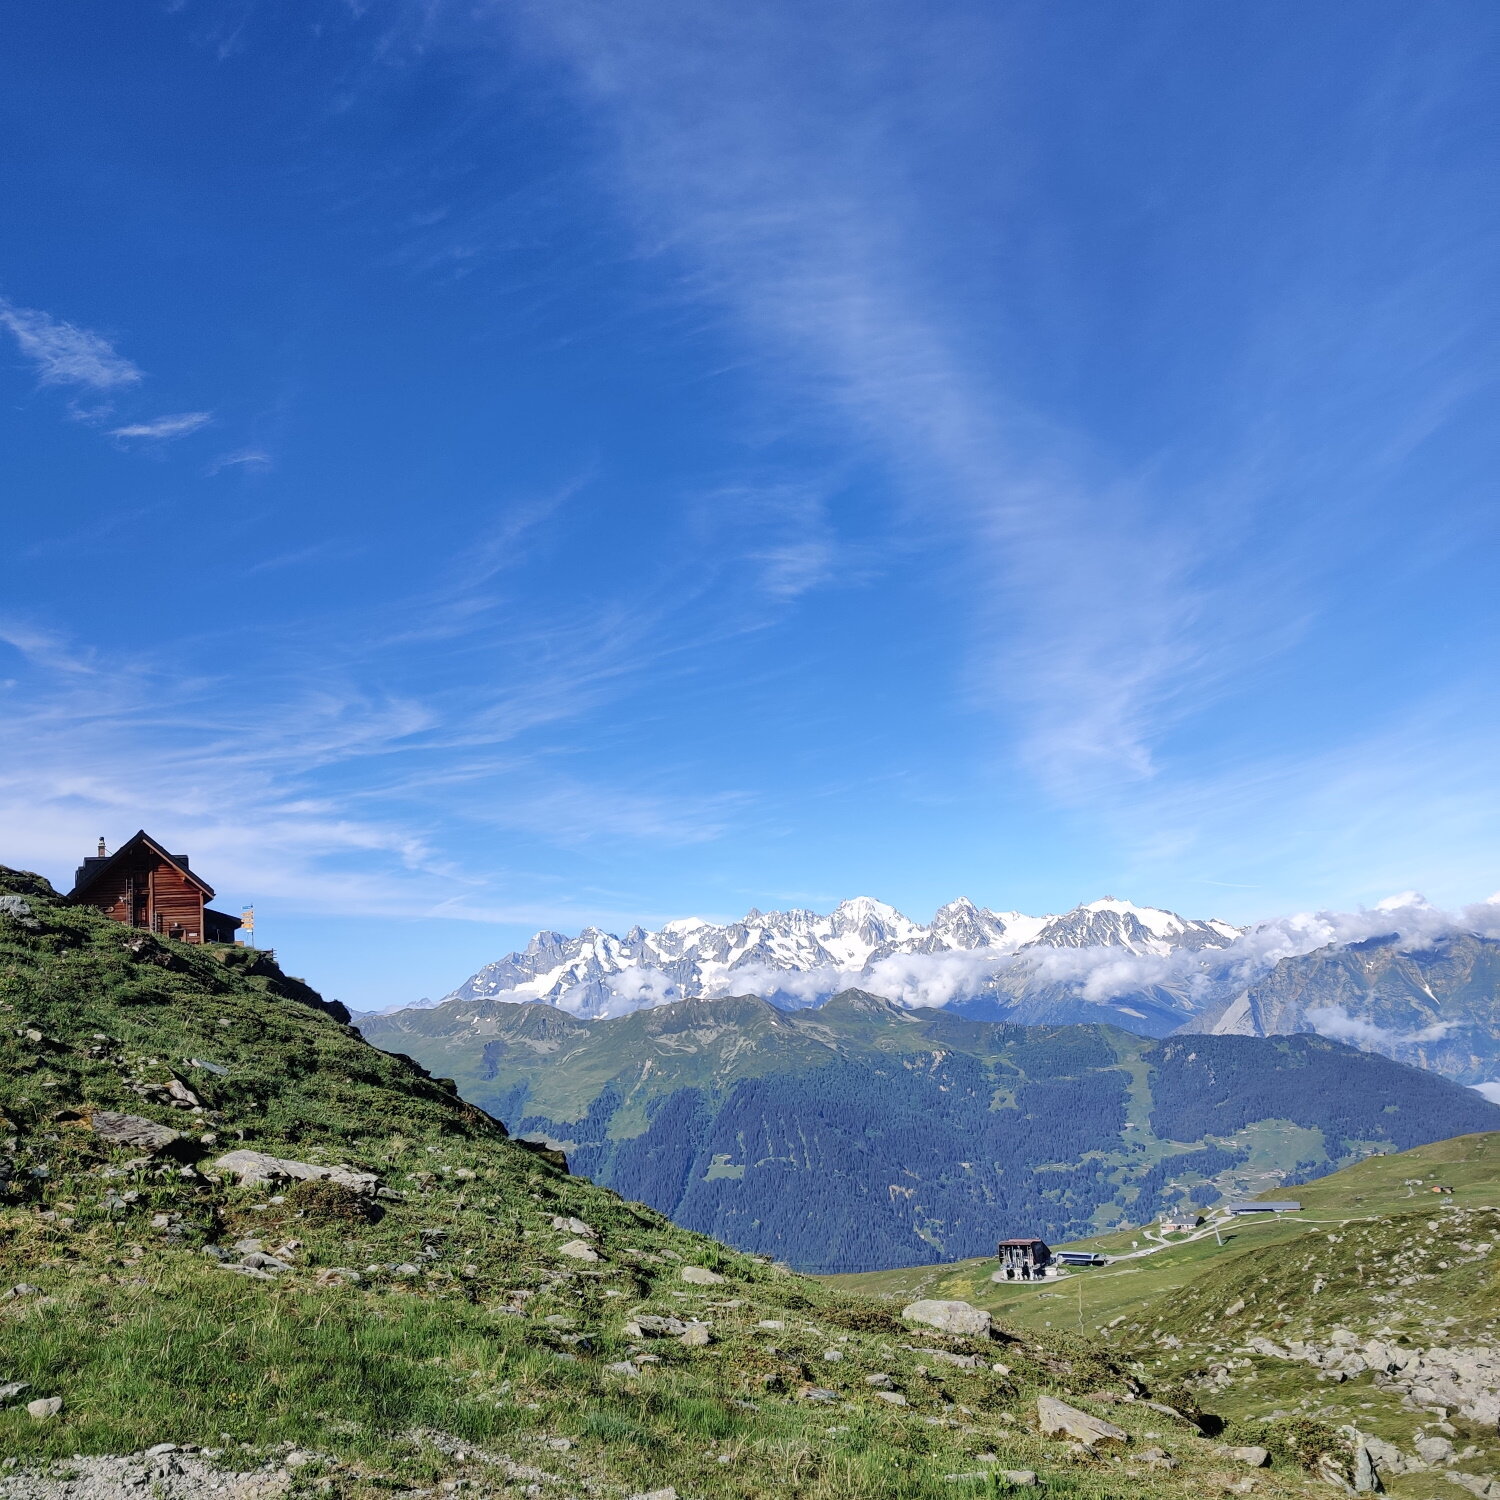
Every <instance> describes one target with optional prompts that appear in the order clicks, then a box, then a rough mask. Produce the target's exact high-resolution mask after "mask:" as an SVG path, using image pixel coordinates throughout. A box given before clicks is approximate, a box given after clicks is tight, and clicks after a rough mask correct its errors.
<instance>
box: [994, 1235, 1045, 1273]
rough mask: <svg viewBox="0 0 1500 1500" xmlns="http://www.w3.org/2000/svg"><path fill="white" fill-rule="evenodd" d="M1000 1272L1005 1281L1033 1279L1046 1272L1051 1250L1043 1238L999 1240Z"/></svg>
mask: <svg viewBox="0 0 1500 1500" xmlns="http://www.w3.org/2000/svg"><path fill="white" fill-rule="evenodd" d="M998 1248H999V1253H1000V1273H1001V1275H1002V1276H1004V1278H1005V1280H1007V1281H1035V1280H1037V1279H1038V1278H1040V1277H1042V1276H1045V1275H1046V1274H1047V1267H1048V1266H1049V1265H1050V1264H1051V1263H1052V1252H1051V1251H1050V1250H1049V1249H1048V1248H1047V1242H1046V1241H1045V1240H1038V1239H1019V1240H1001V1241H1000V1244H999V1247H998Z"/></svg>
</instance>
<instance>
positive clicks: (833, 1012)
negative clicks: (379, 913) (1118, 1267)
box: [365, 991, 1500, 1271]
mask: <svg viewBox="0 0 1500 1500" xmlns="http://www.w3.org/2000/svg"><path fill="white" fill-rule="evenodd" d="M365 1027H366V1034H367V1035H369V1036H370V1037H371V1039H372V1040H375V1041H377V1042H378V1043H379V1044H380V1045H384V1046H388V1047H392V1048H396V1049H399V1050H402V1051H405V1052H409V1053H411V1054H412V1055H414V1056H416V1057H418V1058H419V1059H421V1060H422V1062H423V1063H424V1064H425V1065H427V1066H429V1067H431V1068H433V1069H434V1070H435V1071H440V1072H442V1073H444V1074H446V1075H449V1076H452V1077H454V1078H455V1079H456V1080H457V1081H458V1086H459V1089H460V1091H461V1092H462V1093H463V1094H464V1095H465V1097H467V1098H469V1099H471V1100H472V1101H474V1102H476V1103H479V1104H481V1105H482V1106H483V1107H484V1108H486V1109H489V1110H491V1111H492V1112H495V1113H499V1114H502V1115H504V1116H505V1117H506V1118H507V1119H510V1120H511V1121H512V1122H513V1124H514V1125H515V1128H516V1129H517V1130H518V1131H519V1132H522V1133H526V1134H531V1135H535V1136H538V1137H539V1138H545V1139H547V1140H548V1141H550V1142H552V1143H554V1144H557V1145H559V1146H561V1147H562V1149H564V1150H565V1151H566V1152H567V1153H568V1156H569V1159H570V1160H571V1161H572V1163H573V1165H574V1167H575V1170H577V1171H579V1172H581V1173H585V1174H587V1175H589V1176H592V1177H594V1178H596V1179H597V1180H598V1181H600V1182H603V1183H606V1184H608V1185H610V1186H612V1187H615V1188H616V1189H617V1190H618V1191H620V1192H622V1193H624V1194H625V1195H626V1196H627V1197H634V1198H639V1199H641V1200H642V1201H644V1202H648V1203H651V1204H652V1205H653V1206H655V1207H657V1208H659V1209H661V1210H662V1211H663V1212H664V1213H667V1214H670V1215H671V1216H672V1217H673V1218H674V1219H675V1220H676V1221H677V1222H678V1223H681V1224H684V1225H687V1226H690V1227H692V1228H696V1229H700V1230H702V1231H704V1232H706V1233H712V1234H714V1235H716V1236H717V1237H719V1238H722V1239H725V1240H727V1241H729V1242H730V1243H732V1244H737V1245H740V1246H742V1247H744V1248H746V1249H751V1250H755V1251H757V1252H760V1253H765V1254H770V1255H773V1256H776V1257H778V1258H783V1259H786V1260H788V1261H790V1262H791V1263H792V1264H794V1265H797V1266H799V1267H801V1268H803V1269H808V1270H817V1271H843V1270H873V1269H877V1268H879V1267H882V1266H901V1265H913V1264H925V1263H927V1262H931V1261H933V1260H938V1259H943V1258H955V1259H956V1258H959V1257H962V1256H966V1255H975V1254H981V1253H987V1252H988V1250H989V1249H990V1248H991V1247H992V1246H993V1243H994V1241H995V1240H996V1239H997V1238H998V1237H1001V1236H1003V1235H1011V1234H1033V1233H1034V1234H1040V1235H1042V1236H1043V1237H1044V1238H1047V1239H1048V1240H1051V1241H1054V1242H1056V1241H1059V1240H1066V1239H1073V1238H1077V1237H1079V1236H1081V1235H1085V1234H1089V1233H1092V1232H1097V1231H1099V1230H1103V1229H1107V1228H1109V1227H1112V1226H1114V1225H1116V1224H1119V1223H1121V1222H1130V1223H1145V1222H1150V1221H1151V1220H1153V1219H1155V1218H1156V1217H1157V1216H1158V1214H1159V1213H1160V1212H1161V1211H1162V1209H1163V1208H1164V1207H1166V1206H1169V1205H1170V1204H1172V1203H1176V1202H1183V1201H1196V1202H1198V1203H1200V1204H1203V1203H1207V1202H1210V1201H1216V1200H1217V1199H1218V1198H1219V1197H1220V1196H1222V1195H1223V1194H1225V1193H1233V1194H1243V1193H1247V1192H1254V1191H1259V1190H1260V1189H1262V1188H1265V1187H1267V1186H1270V1185H1273V1184H1275V1183H1277V1182H1281V1181H1290V1180H1295V1179H1296V1178H1298V1177H1300V1176H1306V1175H1309V1174H1312V1173H1316V1172H1319V1171H1324V1170H1327V1169H1328V1168H1329V1167H1331V1166H1336V1165H1339V1164H1341V1163H1343V1162H1347V1161H1350V1160H1353V1159H1355V1158H1357V1157H1358V1156H1360V1155H1362V1154H1365V1153H1367V1152H1368V1151H1370V1150H1373V1149H1396V1150H1400V1149H1404V1148H1405V1147H1408V1146H1412V1145H1416V1144H1419V1143H1421V1142H1423V1141H1429V1140H1434V1139H1439V1138H1442V1137H1446V1136H1451V1135H1457V1134H1461V1133H1463V1132H1466V1131H1473V1130H1485V1129H1494V1128H1497V1127H1500V1109H1497V1107H1496V1106H1494V1105H1492V1104H1490V1103H1488V1102H1487V1101H1486V1100H1484V1099H1482V1098H1480V1097H1479V1096H1478V1095H1476V1094H1475V1093H1473V1092H1472V1091H1470V1090H1467V1089H1463V1088H1459V1087H1457V1086H1456V1085H1453V1084H1451V1083H1449V1082H1447V1081H1446V1080H1444V1079H1441V1078H1438V1077H1435V1076H1433V1075H1431V1074H1427V1073H1422V1072H1420V1071H1418V1070H1416V1069H1413V1068H1409V1067H1405V1066H1403V1065H1401V1064H1398V1063H1394V1062H1391V1061H1389V1060H1387V1059H1385V1058H1382V1057H1377V1056H1372V1055H1370V1054H1367V1053H1362V1052H1358V1051H1355V1050H1354V1049H1352V1048H1349V1047H1345V1046H1342V1045H1340V1044H1338V1043H1336V1042H1331V1041H1328V1040H1325V1039H1323V1038H1320V1037H1317V1036H1310V1035H1303V1036H1295V1037H1278V1038H1272V1039H1260V1038H1249V1037H1233V1036H1230V1037H1191V1038H1169V1039H1167V1040H1165V1041H1152V1040H1149V1039H1147V1038H1143V1037H1139V1036H1135V1035H1132V1034H1130V1033H1128V1032H1124V1031H1121V1030H1118V1029H1117V1028H1114V1027H1108V1026H1061V1027H1025V1026H1013V1025H1003V1024H998V1023H989V1022H980V1021H974V1020H970V1019H966V1018H964V1017H962V1016H959V1015H956V1014H954V1013H952V1012H950V1011H941V1010H939V1011H912V1010H907V1009H904V1008H902V1007H898V1006H894V1005H892V1004H890V1003H889V1002H887V1001H884V1000H880V999H878V998H876V997H874V996H870V995H866V994H863V993H861V992H859V991H849V992H846V993H845V994H843V995H840V996H838V997H836V998H835V999H834V1000H832V1001H830V1002H829V1003H828V1004H827V1005H825V1006H823V1007H822V1008H820V1009H818V1010H815V1011H799V1012H787V1011H783V1010H780V1009H778V1008H776V1007H775V1006H772V1005H770V1004H767V1003H766V1002H764V1001H761V1000H758V999H754V998H737V999H728V1000H708V1001H684V1002H680V1003H678V1004H675V1005H669V1006H665V1007H660V1008H657V1009H654V1010H648V1011H640V1012H637V1013H635V1014H633V1015H630V1016H625V1017H621V1018H619V1019H617V1020H613V1021H596V1022H592V1023H589V1022H583V1021H579V1020H577V1019H575V1018H573V1017H571V1016H569V1015H567V1014H565V1013H564V1012H562V1011H560V1010H557V1009H556V1008H554V1007H551V1006H539V1005H525V1006H517V1005H514V1004H509V1003H505V1002H478V1003H474V1002H467V1003H455V1004H452V1005H448V1006H442V1007H438V1008H437V1009H435V1010H430V1011H407V1012H402V1013H400V1014H398V1015H396V1016H391V1017H384V1018H377V1019H375V1020H369V1019H367V1020H366V1022H365Z"/></svg>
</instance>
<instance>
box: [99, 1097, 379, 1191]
mask: <svg viewBox="0 0 1500 1500" xmlns="http://www.w3.org/2000/svg"><path fill="white" fill-rule="evenodd" d="M95 1118H96V1119H97V1118H98V1117H97V1116H95ZM213 1170H214V1171H216V1172H227V1173H229V1174H230V1175H231V1176H234V1177H238V1178H239V1180H240V1186H241V1187H265V1186H267V1185H269V1184H270V1183H273V1182H282V1181H284V1180H286V1179H287V1178H293V1179H295V1180H297V1181H300V1182H318V1181H328V1182H336V1183H338V1184H339V1185H340V1186H342V1187H346V1188H350V1189H352V1190H353V1191H354V1192H356V1193H373V1192H375V1191H376V1189H377V1188H379V1186H380V1179H379V1178H378V1177H377V1176H376V1175H375V1174H374V1173H373V1172H356V1171H354V1170H353V1168H351V1167H319V1166H316V1165H314V1164H313V1163H312V1162H310V1161H292V1160H291V1159H290V1158H288V1157H284V1156H271V1155H268V1154H267V1153H266V1152H264V1151H229V1152H226V1153H225V1154H224V1155H223V1156H221V1157H219V1159H218V1160H217V1161H215V1162H214V1163H213Z"/></svg>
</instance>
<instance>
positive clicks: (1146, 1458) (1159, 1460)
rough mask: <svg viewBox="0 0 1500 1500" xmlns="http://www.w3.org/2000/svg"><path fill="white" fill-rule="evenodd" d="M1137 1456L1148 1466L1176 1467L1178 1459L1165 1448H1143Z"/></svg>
mask: <svg viewBox="0 0 1500 1500" xmlns="http://www.w3.org/2000/svg"><path fill="white" fill-rule="evenodd" d="M1136 1458H1137V1459H1139V1461H1140V1462H1141V1463H1143V1464H1145V1465H1146V1466H1147V1467H1148V1468H1152V1469H1175V1468H1176V1467H1177V1460H1176V1459H1175V1458H1173V1457H1172V1455H1171V1454H1170V1453H1168V1452H1167V1450H1166V1449H1165V1448H1142V1449H1141V1451H1140V1452H1139V1453H1138V1454H1136Z"/></svg>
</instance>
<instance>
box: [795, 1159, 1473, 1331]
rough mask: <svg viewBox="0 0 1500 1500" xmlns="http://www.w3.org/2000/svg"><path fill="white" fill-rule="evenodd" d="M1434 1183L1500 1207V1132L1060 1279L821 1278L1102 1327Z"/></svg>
mask: <svg viewBox="0 0 1500 1500" xmlns="http://www.w3.org/2000/svg"><path fill="white" fill-rule="evenodd" d="M1435 1185H1441V1186H1444V1187H1451V1188H1452V1189H1453V1192H1452V1194H1451V1196H1450V1195H1442V1201H1445V1202H1450V1203H1453V1204H1456V1205H1460V1206H1465V1207H1492V1206H1493V1207H1500V1132H1486V1133H1482V1134H1477V1135H1465V1136H1457V1137H1454V1138H1453V1139H1451V1140H1446V1141H1434V1142H1432V1143H1431V1144H1429V1145H1426V1146H1418V1147H1416V1148H1414V1149H1413V1150H1411V1151H1401V1152H1395V1153H1392V1154H1391V1155H1389V1156H1372V1157H1369V1158H1367V1159H1366V1160H1364V1161H1361V1162H1356V1163H1355V1164H1354V1165H1353V1166H1349V1167H1345V1168H1343V1169H1342V1170H1341V1171H1338V1172H1334V1173H1331V1174H1330V1175H1329V1176H1327V1177H1320V1178H1316V1179H1314V1180H1313V1181H1312V1182H1306V1183H1303V1184H1302V1185H1301V1186H1299V1187H1296V1188H1291V1189H1278V1190H1276V1191H1272V1192H1267V1193H1263V1194H1261V1195H1260V1196H1261V1197H1263V1198H1273V1199H1274V1198H1281V1197H1293V1198H1296V1199H1297V1201H1298V1202H1300V1203H1301V1204H1302V1205H1303V1210H1302V1212H1301V1213H1300V1214H1288V1215H1286V1216H1284V1217H1280V1218H1270V1217H1267V1218H1264V1219H1236V1220H1234V1221H1232V1222H1231V1223H1229V1224H1227V1225H1225V1226H1224V1228H1223V1229H1222V1230H1221V1231H1220V1233H1219V1234H1218V1235H1217V1236H1215V1235H1212V1234H1210V1235H1207V1236H1206V1237H1204V1238H1201V1239H1197V1240H1192V1241H1189V1242H1187V1243H1181V1241H1182V1240H1183V1238H1184V1237H1183V1236H1170V1237H1169V1238H1170V1239H1173V1240H1177V1241H1178V1243H1176V1244H1173V1245H1171V1246H1170V1248H1167V1249H1163V1250H1160V1251H1158V1252H1156V1253H1154V1254H1151V1255H1148V1256H1143V1257H1141V1258H1140V1259H1137V1260H1131V1261H1126V1262H1123V1263H1118V1264H1115V1265H1110V1266H1104V1267H1098V1268H1094V1269H1088V1270H1083V1271H1080V1272H1078V1273H1077V1274H1076V1275H1071V1276H1069V1277H1067V1278H1066V1280H1064V1281H1062V1282H1058V1283H1043V1284H1040V1285H1020V1284H1017V1283H1004V1284H998V1285H997V1284H996V1283H994V1282H992V1281H991V1280H990V1275H991V1273H992V1272H993V1271H994V1269H995V1266H996V1261H995V1258H994V1257H993V1256H988V1257H977V1258H973V1259H969V1260H962V1261H954V1262H951V1263H949V1264H946V1265H933V1266H914V1267H910V1268H908V1269H905V1270H899V1271H876V1272H868V1273H864V1274H854V1275H846V1276H830V1277H826V1278H824V1279H825V1280H826V1281H827V1282H828V1283H829V1284H830V1285H833V1286H839V1287H843V1288H846V1289H848V1290H851V1291H857V1292H860V1293H863V1294H865V1295H869V1296H879V1297H891V1298H902V1299H906V1298H910V1297H917V1296H921V1297H962V1298H964V1299H966V1300H968V1301H972V1302H974V1303H976V1304H978V1305H979V1306H981V1307H987V1308H989V1309H991V1310H992V1311H993V1312H995V1313H996V1314H997V1315H998V1316H1001V1317H1004V1318H1005V1319H1006V1320H1007V1321H1008V1322H1010V1323H1012V1324H1014V1325H1016V1326H1017V1327H1022V1328H1036V1329H1047V1328H1069V1329H1073V1330H1075V1331H1078V1330H1080V1329H1081V1330H1082V1331H1085V1332H1097V1331H1098V1330H1100V1329H1103V1328H1105V1327H1106V1326H1107V1325H1109V1324H1110V1323H1112V1322H1114V1321H1115V1320H1116V1319H1119V1318H1121V1317H1126V1318H1134V1317H1136V1316H1137V1315H1138V1314H1139V1313H1140V1311H1141V1309H1142V1308H1143V1307H1144V1306H1146V1305H1148V1304H1150V1303H1152V1302H1153V1300H1154V1299H1156V1298H1158V1297H1161V1296H1163V1295H1164V1294H1168V1293H1176V1292H1178V1291H1179V1290H1180V1289H1182V1288H1184V1287H1186V1286H1189V1285H1191V1284H1192V1283H1194V1282H1195V1281H1197V1280H1198V1279H1199V1278H1200V1277H1202V1276H1203V1275H1204V1274H1205V1272H1206V1271H1208V1270H1209V1269H1211V1268H1213V1267H1215V1266H1218V1265H1221V1264H1228V1263H1229V1262H1231V1261H1233V1260H1235V1259H1236V1258H1238V1257H1239V1256H1241V1255H1243V1254H1245V1253H1246V1252H1248V1251H1251V1250H1254V1249H1257V1248H1259V1247H1261V1246H1269V1245H1280V1244H1285V1243H1286V1242H1287V1241H1290V1240H1294V1239H1297V1238H1299V1237H1300V1236H1301V1235H1303V1234H1305V1233H1306V1232H1307V1230H1308V1228H1309V1227H1310V1224H1311V1221H1313V1220H1314V1219H1316V1220H1319V1221H1327V1224H1331V1225H1334V1226H1337V1225H1339V1224H1342V1223H1343V1222H1345V1221H1346V1220H1349V1219H1354V1218H1366V1217H1369V1216H1371V1215H1385V1214H1392V1213H1405V1212H1408V1211H1413V1210H1415V1209H1418V1208H1422V1207H1425V1206H1427V1205H1429V1204H1430V1203H1432V1202H1435V1201H1438V1199H1436V1198H1435V1197H1434V1195H1433V1194H1432V1192H1431V1189H1432V1187H1433V1186H1435ZM1319 1227H1326V1226H1324V1225H1322V1224H1320V1226H1319ZM1221 1241H1222V1243H1221ZM1152 1243H1153V1241H1152V1240H1151V1239H1150V1238H1149V1237H1147V1236H1146V1235H1144V1234H1143V1233H1142V1232H1141V1231H1140V1230H1136V1229H1132V1230H1127V1231H1124V1232H1123V1233H1119V1234H1108V1235H1094V1236H1091V1237H1090V1238H1087V1239H1082V1240H1077V1241H1072V1242H1070V1243H1068V1244H1067V1245H1065V1246H1061V1245H1060V1246H1055V1247H1054V1248H1057V1249H1062V1248H1066V1249H1070V1250H1095V1251H1099V1252H1101V1253H1104V1254H1107V1255H1124V1254H1128V1253H1130V1252H1131V1251H1132V1250H1139V1249H1141V1248H1149V1247H1150V1246H1151V1245H1152Z"/></svg>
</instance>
